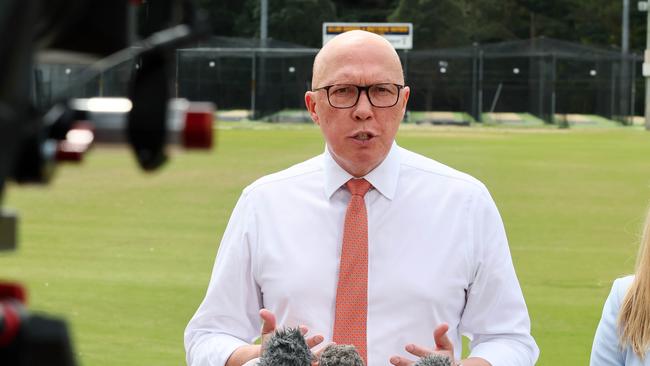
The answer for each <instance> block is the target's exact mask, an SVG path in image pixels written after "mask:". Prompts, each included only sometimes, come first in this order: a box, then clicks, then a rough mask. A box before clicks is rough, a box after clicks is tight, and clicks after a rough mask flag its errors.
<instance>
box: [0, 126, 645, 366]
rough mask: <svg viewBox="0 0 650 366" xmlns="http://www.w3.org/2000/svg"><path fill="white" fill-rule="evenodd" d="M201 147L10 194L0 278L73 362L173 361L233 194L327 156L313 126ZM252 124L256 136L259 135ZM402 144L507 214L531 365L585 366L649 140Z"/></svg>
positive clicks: (114, 154) (627, 265)
mask: <svg viewBox="0 0 650 366" xmlns="http://www.w3.org/2000/svg"><path fill="white" fill-rule="evenodd" d="M226 127H230V128H229V129H221V130H219V131H218V141H219V142H218V146H217V148H216V150H215V151H212V152H210V153H181V152H178V151H175V152H173V154H172V155H173V157H172V159H171V163H170V164H168V165H167V166H166V167H165V168H164V169H163V170H162V171H160V172H156V173H154V174H146V173H143V172H141V171H139V170H138V169H137V168H136V164H135V162H134V160H133V158H132V156H131V154H130V152H129V151H127V150H126V149H122V148H107V147H97V148H95V150H94V151H92V152H91V154H90V155H89V156H87V160H86V161H85V162H84V163H83V164H82V165H67V166H62V167H60V169H59V171H58V176H57V177H56V178H55V180H54V181H53V183H52V184H50V185H48V186H45V187H40V186H20V187H18V186H10V187H9V189H8V191H7V192H6V193H7V202H6V203H5V205H4V206H5V207H12V208H15V209H18V210H19V212H20V217H21V227H20V241H21V243H20V248H19V250H18V251H17V252H15V253H2V254H0V278H3V279H14V280H18V281H21V282H23V283H24V284H26V286H27V288H28V290H29V295H30V296H29V297H30V306H31V308H32V309H33V310H35V311H45V312H47V313H50V314H57V315H61V316H63V317H65V318H66V319H68V320H69V322H70V325H71V327H72V331H73V336H74V340H75V350H76V352H77V353H78V356H79V360H80V361H81V363H82V364H83V365H87V366H88V365H90V366H95V365H107V366H108V365H111V366H112V365H116V364H119V365H123V366H128V365H133V366H136V365H137V366H141V365H182V364H184V351H183V346H182V334H183V329H184V327H185V324H186V323H187V321H188V320H189V318H190V317H191V315H192V314H193V312H194V310H195V309H196V307H197V306H198V304H199V302H200V301H201V299H202V297H203V294H204V291H205V288H206V286H207V281H208V279H209V275H210V272H211V270H212V264H213V260H214V255H215V254H216V250H217V246H218V243H219V238H220V237H221V234H222V232H223V230H224V228H225V225H226V223H227V220H228V217H229V214H230V211H231V209H232V208H233V206H234V204H235V201H236V199H237V197H238V196H239V193H240V192H241V189H242V188H243V187H244V186H245V185H247V184H248V183H250V182H252V181H253V180H254V179H255V178H257V177H259V176H261V175H263V174H266V173H270V172H273V171H276V170H279V169H282V168H284V167H286V166H288V165H290V164H293V163H297V162H299V161H301V160H303V159H305V158H308V157H310V156H313V155H315V154H318V153H320V152H321V151H322V150H323V143H322V141H321V138H320V135H319V132H318V130H317V129H315V128H312V127H308V125H303V124H298V125H268V124H264V125H262V124H256V123H248V124H245V125H237V124H228V125H226ZM256 127H260V128H256ZM398 141H399V143H400V144H401V145H402V146H404V147H407V148H410V149H412V150H414V151H416V152H419V153H422V154H424V155H427V156H430V157H433V158H435V159H437V160H439V161H442V162H444V163H446V164H449V165H451V166H454V167H456V168H458V169H461V170H463V171H466V172H468V173H470V174H472V175H474V176H476V177H477V178H479V179H481V180H483V181H484V182H485V183H486V184H487V186H488V188H490V190H491V192H492V194H493V196H494V198H495V200H496V202H497V205H498V206H499V208H500V210H501V213H502V215H503V218H504V221H505V224H506V229H507V231H508V235H509V238H510V245H511V251H512V254H513V257H514V261H515V266H516V268H517V272H518V275H519V279H520V281H521V284H522V287H523V290H524V293H525V296H526V300H527V303H528V306H529V310H530V314H531V317H532V323H533V334H534V336H535V337H536V339H537V341H538V344H539V346H540V348H541V350H542V353H541V357H540V361H539V363H538V365H584V364H586V363H587V360H588V356H589V352H590V347H591V340H592V336H593V333H594V330H595V327H596V324H597V322H598V318H599V316H600V311H601V308H602V304H603V301H604V300H605V297H606V296H607V293H608V291H609V286H610V284H611V281H612V280H613V279H614V278H615V277H617V276H621V275H623V274H626V273H629V272H631V271H632V270H633V267H634V257H635V254H636V246H637V241H638V233H639V230H640V223H641V220H642V217H643V215H644V212H645V209H646V207H647V205H648V203H649V202H650V134H649V133H646V132H644V131H641V130H638V129H636V130H632V129H608V130H596V129H593V130H549V129H546V130H537V131H536V130H526V129H519V130H504V129H498V128H431V127H416V126H404V128H403V130H402V131H401V132H400V134H399V136H398Z"/></svg>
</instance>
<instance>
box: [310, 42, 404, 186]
mask: <svg viewBox="0 0 650 366" xmlns="http://www.w3.org/2000/svg"><path fill="white" fill-rule="evenodd" d="M363 36H364V35H362V36H361V37H356V39H355V38H354V37H353V39H351V40H344V41H341V42H338V43H337V44H334V45H332V46H330V47H329V48H327V49H326V48H324V49H323V50H322V51H321V55H319V58H318V59H317V61H316V63H317V65H315V67H314V78H313V85H312V87H313V89H317V88H320V87H324V86H327V85H332V84H353V85H360V86H367V85H372V84H380V83H392V84H399V85H403V84H404V80H403V76H402V69H401V65H400V63H399V59H398V58H397V56H396V55H395V53H394V50H393V49H392V48H391V46H390V45H387V44H385V43H384V42H383V41H382V42H380V41H379V40H377V39H375V38H374V37H369V38H368V39H364V37H363ZM331 42H334V41H331ZM328 46H329V44H328ZM328 46H326V47H328ZM409 92H410V91H409V88H408V87H405V88H403V89H402V90H400V92H399V100H398V102H397V104H396V105H394V106H392V107H388V108H380V107H375V106H373V105H371V104H370V101H369V99H368V94H367V92H364V91H361V94H360V95H359V100H358V102H357V104H356V105H354V106H353V107H351V108H344V109H339V108H334V107H332V106H331V105H330V103H329V102H328V99H327V91H326V90H319V91H315V92H312V91H309V92H307V93H306V94H305V103H306V105H307V109H308V110H309V112H310V114H311V117H312V119H313V120H314V122H315V123H316V124H317V125H319V126H320V128H321V131H322V133H323V136H324V137H325V141H326V142H327V145H328V147H329V149H330V153H331V154H332V156H333V157H334V160H336V162H337V163H338V164H339V165H340V166H341V167H342V168H343V169H345V170H346V171H347V172H349V173H350V174H352V175H354V176H357V177H359V176H363V175H366V174H367V173H368V172H370V171H371V170H372V169H374V168H375V167H376V166H377V165H379V164H380V163H381V162H382V161H383V160H384V158H385V157H386V155H387V154H388V151H389V150H390V148H391V145H392V143H393V140H394V138H395V135H396V134H397V129H398V128H399V124H400V121H401V120H402V117H403V116H404V111H405V109H406V102H407V100H408V97H409Z"/></svg>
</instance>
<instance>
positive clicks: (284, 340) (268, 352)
mask: <svg viewBox="0 0 650 366" xmlns="http://www.w3.org/2000/svg"><path fill="white" fill-rule="evenodd" d="M311 360H312V354H311V350H310V349H309V346H307V343H306V342H305V337H303V335H302V333H300V329H298V328H287V329H280V330H277V331H276V332H275V333H274V334H273V335H272V336H271V338H269V340H268V342H267V343H266V344H265V345H264V346H263V350H262V356H261V357H260V363H259V366H311Z"/></svg>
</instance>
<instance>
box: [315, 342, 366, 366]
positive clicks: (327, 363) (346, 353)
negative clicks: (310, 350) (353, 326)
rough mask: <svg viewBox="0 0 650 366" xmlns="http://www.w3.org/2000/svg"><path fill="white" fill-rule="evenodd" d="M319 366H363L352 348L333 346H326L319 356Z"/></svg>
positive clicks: (359, 357)
mask: <svg viewBox="0 0 650 366" xmlns="http://www.w3.org/2000/svg"><path fill="white" fill-rule="evenodd" d="M319 365H320V366H364V364H363V360H362V359H361V356H359V353H358V352H357V349H356V348H354V346H350V345H344V344H333V345H330V346H327V348H325V350H324V351H323V353H322V354H321V356H320V363H319Z"/></svg>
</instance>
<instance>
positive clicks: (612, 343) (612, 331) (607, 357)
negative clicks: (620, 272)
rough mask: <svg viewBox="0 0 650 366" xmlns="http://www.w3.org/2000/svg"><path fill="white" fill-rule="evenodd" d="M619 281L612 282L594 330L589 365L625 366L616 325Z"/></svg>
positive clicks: (618, 306)
mask: <svg viewBox="0 0 650 366" xmlns="http://www.w3.org/2000/svg"><path fill="white" fill-rule="evenodd" d="M620 285H621V280H620V279H619V280H616V281H614V285H613V286H612V290H611V291H610V293H609V296H608V297H607V300H606V301H605V306H604V307H603V315H602V317H601V318H600V322H599V323H598V328H596V335H595V337H594V343H593V345H592V347H591V358H590V360H589V365H592V366H614V365H620V366H623V365H625V356H624V355H623V352H622V350H621V348H620V342H619V339H618V327H617V325H616V322H617V318H618V312H619V309H620V306H621V298H620V295H619V292H620V291H619V289H618V288H619V286H620Z"/></svg>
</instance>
